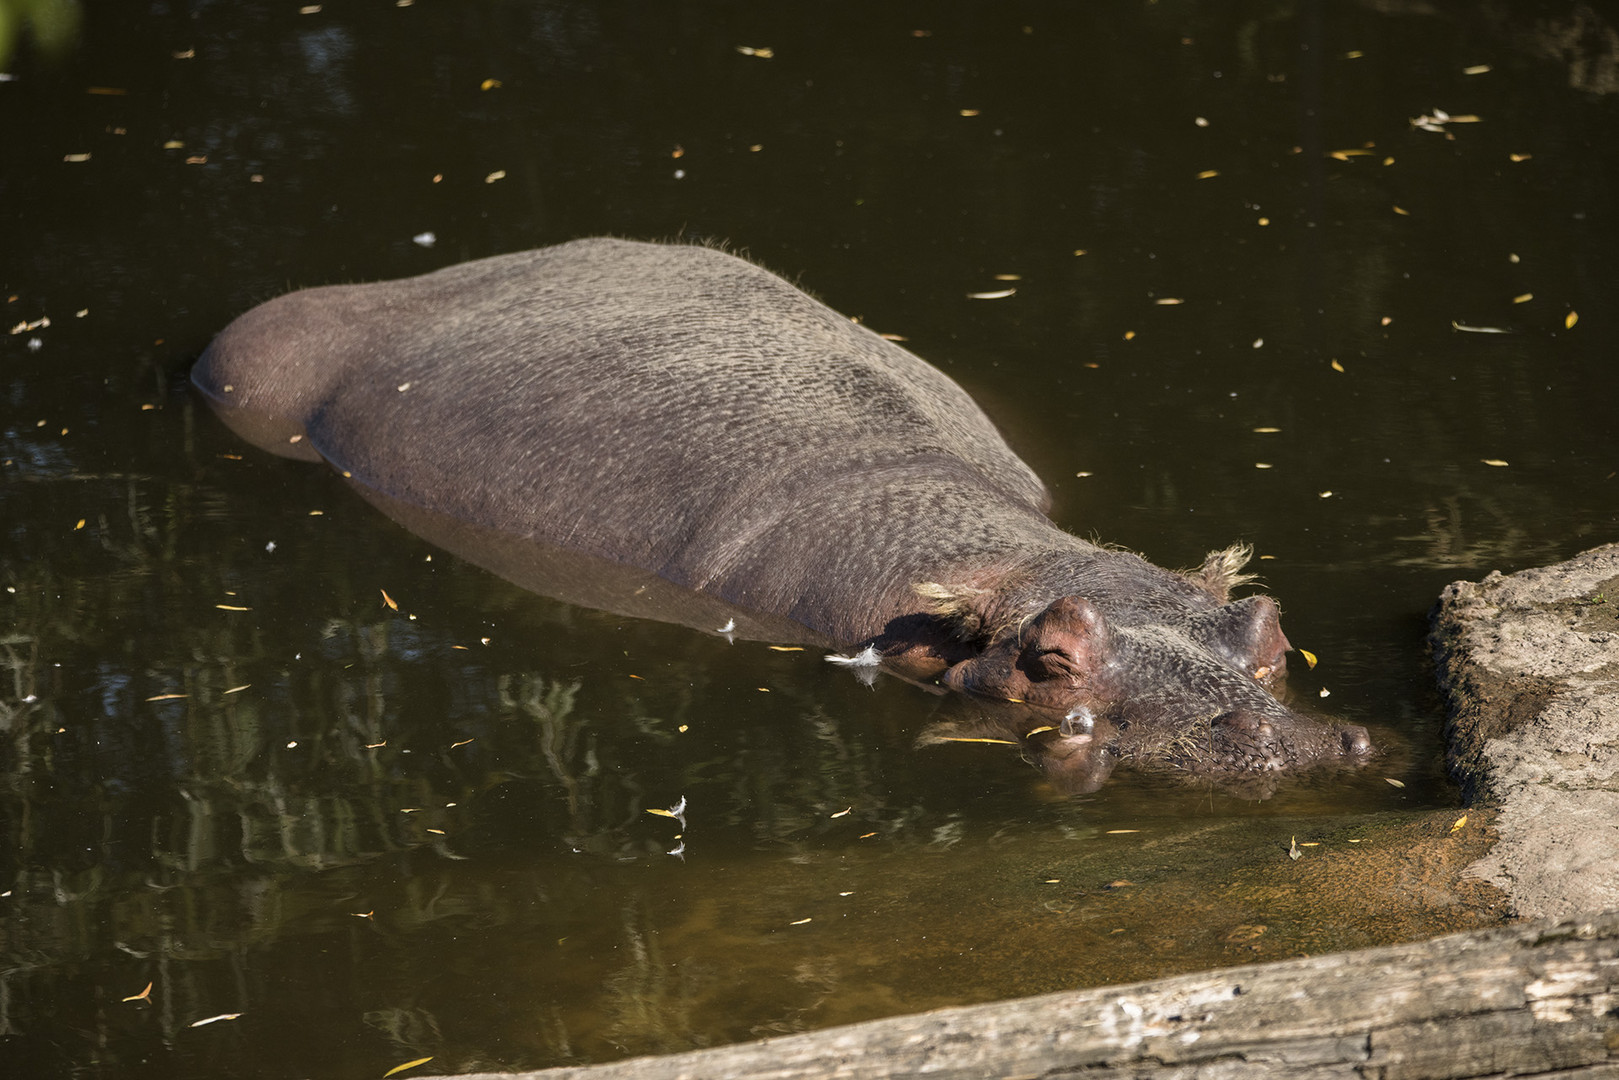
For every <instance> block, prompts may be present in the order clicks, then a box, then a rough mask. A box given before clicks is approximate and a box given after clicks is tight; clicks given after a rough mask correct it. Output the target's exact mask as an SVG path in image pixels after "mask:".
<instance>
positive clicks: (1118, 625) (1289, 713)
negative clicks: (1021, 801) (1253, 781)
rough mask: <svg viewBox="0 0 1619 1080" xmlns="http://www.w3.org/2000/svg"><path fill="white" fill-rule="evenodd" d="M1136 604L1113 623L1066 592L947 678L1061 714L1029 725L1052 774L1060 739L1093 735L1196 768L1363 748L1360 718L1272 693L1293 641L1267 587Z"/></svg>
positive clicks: (1135, 756)
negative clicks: (1308, 709)
mask: <svg viewBox="0 0 1619 1080" xmlns="http://www.w3.org/2000/svg"><path fill="white" fill-rule="evenodd" d="M1136 614H1137V617H1136V618H1133V619H1130V620H1129V621H1128V622H1124V621H1123V620H1120V621H1118V622H1115V621H1111V620H1110V619H1109V618H1108V617H1107V616H1106V615H1104V614H1103V612H1102V610H1101V608H1100V607H1099V606H1098V605H1097V604H1094V603H1092V602H1091V601H1089V600H1087V599H1085V598H1083V597H1079V596H1065V597H1062V598H1061V599H1059V600H1056V601H1054V602H1053V603H1051V604H1050V605H1049V606H1047V607H1046V608H1045V610H1044V611H1041V612H1040V613H1039V614H1037V615H1035V616H1034V617H1033V618H1031V619H1028V620H1027V621H1022V622H1019V623H1015V624H1013V625H1010V626H1006V627H1004V628H1002V629H1000V630H998V631H997V632H995V633H994V635H993V636H992V637H991V638H990V639H989V640H988V641H987V643H986V644H985V646H984V648H983V650H982V651H981V652H980V653H979V654H978V655H977V656H975V657H972V658H970V659H967V660H964V661H962V662H960V663H958V664H955V665H954V666H952V667H951V668H949V670H947V671H946V672H945V674H944V677H943V679H944V682H945V684H946V685H948V686H951V687H954V688H956V689H959V690H965V691H969V692H971V693H975V694H980V695H984V696H988V697H996V698H1001V699H1003V700H1011V701H1016V702H1021V703H1024V704H1026V705H1030V706H1033V707H1035V708H1036V709H1037V710H1040V711H1042V712H1045V713H1048V714H1052V715H1053V716H1054V717H1055V718H1057V719H1056V720H1055V722H1054V723H1051V724H1049V725H1048V726H1046V727H1043V728H1038V729H1036V730H1040V731H1042V733H1043V734H1044V735H1045V740H1044V743H1042V744H1041V745H1042V747H1043V752H1042V758H1045V759H1049V760H1043V761H1042V764H1044V765H1045V766H1046V767H1047V769H1048V771H1050V770H1051V769H1052V768H1053V767H1055V768H1057V769H1058V770H1061V769H1062V768H1063V766H1062V765H1061V762H1062V761H1064V760H1065V759H1066V757H1067V756H1071V754H1064V753H1063V751H1064V750H1065V749H1068V750H1070V752H1071V751H1072V750H1073V749H1078V748H1084V749H1085V750H1086V754H1087V756H1090V755H1094V753H1095V743H1096V742H1097V741H1098V740H1099V739H1100V738H1102V736H1101V734H1100V733H1101V732H1106V739H1107V745H1108V750H1109V752H1110V753H1111V754H1112V755H1114V756H1116V757H1118V758H1120V759H1123V760H1134V761H1137V762H1140V763H1141V764H1144V765H1149V766H1151V765H1157V766H1162V767H1169V768H1173V769H1179V770H1184V771H1187V772H1191V773H1198V774H1234V773H1263V772H1274V771H1278V770H1283V769H1291V768H1295V767H1305V766H1310V765H1314V764H1317V763H1322V762H1331V761H1344V762H1353V761H1359V760H1361V759H1364V758H1365V757H1366V756H1368V755H1369V754H1370V752H1371V742H1370V740H1369V739H1368V737H1367V734H1366V729H1365V728H1362V727H1358V726H1353V725H1338V724H1331V723H1327V722H1323V721H1320V720H1315V719H1312V718H1309V717H1306V716H1303V715H1301V714H1299V713H1297V712H1294V711H1293V710H1291V709H1289V708H1288V707H1287V706H1286V705H1284V704H1282V702H1281V701H1280V700H1278V699H1277V697H1276V696H1275V694H1274V693H1273V688H1275V687H1276V686H1277V685H1278V684H1279V683H1280V681H1281V680H1282V677H1283V676H1284V674H1285V672H1286V659H1285V654H1286V652H1287V651H1288V649H1289V648H1290V646H1289V644H1288V641H1287V638H1286V637H1285V636H1284V635H1283V633H1282V628H1281V625H1280V622H1279V621H1278V617H1277V609H1276V604H1275V602H1274V601H1272V600H1271V599H1269V598H1268V597H1263V596H1252V597H1248V598H1246V599H1243V600H1237V601H1233V602H1230V603H1224V604H1218V605H1208V606H1204V607H1201V608H1199V607H1191V608H1187V609H1184V610H1182V611H1180V612H1177V613H1175V615H1174V616H1173V617H1153V618H1141V617H1140V615H1139V613H1136ZM1157 614H1159V615H1162V614H1163V613H1157ZM1069 743H1073V746H1072V747H1069V746H1068V744H1069Z"/></svg>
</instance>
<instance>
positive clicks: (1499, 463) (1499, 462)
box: [1479, 457, 1507, 469]
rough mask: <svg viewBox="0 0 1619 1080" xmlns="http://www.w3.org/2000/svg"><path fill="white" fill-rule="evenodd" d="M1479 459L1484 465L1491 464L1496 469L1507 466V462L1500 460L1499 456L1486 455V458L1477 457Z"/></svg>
mask: <svg viewBox="0 0 1619 1080" xmlns="http://www.w3.org/2000/svg"><path fill="white" fill-rule="evenodd" d="M1479 460H1480V461H1482V462H1484V464H1486V465H1493V466H1495V467H1496V468H1497V469H1504V468H1506V467H1507V463H1506V462H1504V461H1502V460H1501V459H1500V458H1493V457H1487V458H1479Z"/></svg>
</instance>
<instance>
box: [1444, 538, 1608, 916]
mask: <svg viewBox="0 0 1619 1080" xmlns="http://www.w3.org/2000/svg"><path fill="white" fill-rule="evenodd" d="M1432 641H1433V644H1434V653H1435V659H1436V663H1437V668H1438V675H1439V682H1440V686H1441V689H1442V690H1443V691H1444V693H1445V694H1446V696H1447V698H1448V710H1449V714H1450V716H1449V722H1448V742H1449V747H1450V750H1449V753H1450V765H1451V769H1452V771H1453V772H1454V773H1455V774H1456V776H1457V778H1458V779H1459V780H1460V781H1461V783H1462V787H1463V791H1464V794H1465V795H1466V798H1467V800H1468V801H1469V802H1470V803H1476V802H1488V803H1490V804H1492V805H1494V806H1496V807H1497V808H1498V809H1499V817H1498V820H1497V823H1496V828H1497V831H1498V834H1499V836H1500V842H1499V843H1497V844H1496V846H1495V847H1494V848H1493V849H1492V850H1491V851H1490V853H1489V854H1488V855H1486V856H1485V857H1484V858H1482V859H1480V860H1479V861H1478V862H1477V863H1475V864H1473V866H1472V867H1471V868H1470V872H1471V873H1474V874H1477V875H1478V876H1479V877H1481V878H1483V879H1485V880H1486V881H1488V882H1490V883H1491V884H1493V885H1496V886H1497V887H1499V888H1500V889H1502V890H1503V891H1504V892H1505V893H1506V894H1507V896H1508V898H1509V902H1510V904H1511V906H1512V909H1513V911H1514V913H1515V914H1516V915H1518V916H1520V917H1525V918H1534V917H1544V916H1555V917H1563V916H1567V915H1569V914H1571V913H1573V912H1580V911H1605V910H1612V909H1615V908H1619V544H1609V545H1607V546H1605V547H1600V548H1595V549H1593V550H1591V551H1587V552H1585V553H1584V554H1581V555H1578V556H1576V557H1575V558H1573V559H1570V560H1569V561H1567V562H1564V563H1558V564H1557V565H1555V566H1547V567H1541V568H1537V569H1533V570H1524V571H1521V572H1519V573H1516V574H1510V575H1503V574H1501V573H1499V572H1496V573H1492V574H1490V575H1489V576H1488V577H1486V578H1485V579H1484V580H1483V581H1481V582H1478V583H1473V582H1467V581H1458V582H1455V583H1453V584H1451V585H1449V586H1446V588H1445V590H1444V592H1443V593H1442V594H1441V595H1440V598H1439V605H1438V607H1437V608H1436V609H1435V611H1434V620H1433V636H1432Z"/></svg>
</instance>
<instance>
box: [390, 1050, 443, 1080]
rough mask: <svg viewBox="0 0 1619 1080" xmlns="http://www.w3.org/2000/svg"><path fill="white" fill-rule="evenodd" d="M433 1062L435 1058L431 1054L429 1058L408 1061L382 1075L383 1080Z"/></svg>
mask: <svg viewBox="0 0 1619 1080" xmlns="http://www.w3.org/2000/svg"><path fill="white" fill-rule="evenodd" d="M432 1060H433V1056H432V1055H431V1054H429V1055H428V1056H427V1057H424V1058H417V1059H416V1060H415V1061H407V1062H405V1063H404V1064H403V1065H395V1066H394V1067H393V1068H391V1069H389V1070H388V1071H387V1072H385V1073H383V1074H382V1080H388V1077H390V1076H392V1075H394V1074H395V1073H402V1072H404V1071H405V1070H406V1069H414V1068H415V1067H416V1066H418V1065H426V1064H427V1063H428V1062H429V1061H432Z"/></svg>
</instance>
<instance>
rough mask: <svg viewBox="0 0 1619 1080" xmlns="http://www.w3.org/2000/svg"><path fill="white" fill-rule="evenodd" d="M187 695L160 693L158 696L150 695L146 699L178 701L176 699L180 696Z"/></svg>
mask: <svg viewBox="0 0 1619 1080" xmlns="http://www.w3.org/2000/svg"><path fill="white" fill-rule="evenodd" d="M185 696H186V695H184V694H159V695H157V697H149V698H147V699H146V700H147V701H176V700H178V699H180V698H183V697H185Z"/></svg>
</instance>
